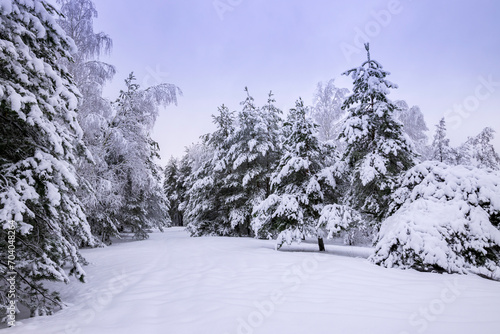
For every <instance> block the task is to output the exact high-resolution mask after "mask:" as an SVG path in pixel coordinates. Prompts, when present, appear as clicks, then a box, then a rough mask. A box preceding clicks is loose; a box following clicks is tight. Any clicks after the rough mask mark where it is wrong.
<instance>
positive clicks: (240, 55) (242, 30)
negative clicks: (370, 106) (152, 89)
mask: <svg viewBox="0 0 500 334" xmlns="http://www.w3.org/2000/svg"><path fill="white" fill-rule="evenodd" d="M94 2H95V5H96V7H97V10H98V11H99V18H98V19H97V20H96V21H95V27H96V31H103V32H105V33H107V34H108V35H110V37H111V38H112V39H113V42H114V48H113V52H112V54H111V56H109V57H104V58H102V60H104V61H107V62H109V63H111V64H113V65H115V66H116V67H117V70H118V74H117V75H116V77H115V80H114V81H113V83H111V84H110V85H108V87H107V88H106V91H105V94H106V96H107V97H110V98H112V99H114V98H115V97H116V96H117V93H118V91H119V89H120V88H122V87H123V84H122V83H123V80H124V79H125V77H126V76H127V74H128V73H130V72H131V71H134V72H135V74H136V76H137V78H138V81H139V83H140V84H142V85H145V86H148V85H154V84H157V83H160V82H168V83H173V84H176V85H177V86H179V87H180V88H181V89H182V91H183V92H184V96H183V97H181V98H180V99H179V104H178V106H170V107H168V108H167V109H166V110H164V111H162V114H161V116H160V118H159V119H158V123H157V125H156V127H155V130H154V135H153V137H154V138H155V139H156V140H157V141H158V142H159V143H160V147H161V153H162V157H163V162H162V163H163V164H165V163H166V162H167V159H168V157H170V156H171V155H174V156H181V155H182V154H183V152H184V147H185V146H188V145H190V144H191V143H193V142H196V141H198V139H199V136H200V135H202V134H204V133H207V132H210V131H212V130H213V129H214V127H213V124H212V122H211V121H212V119H211V114H214V113H216V112H217V107H218V106H220V105H221V104H222V103H224V104H226V105H227V106H228V107H229V108H230V109H233V110H239V102H240V101H242V100H243V99H244V98H245V94H244V91H243V89H244V87H245V86H248V87H249V90H250V93H251V94H252V95H253V96H254V98H255V99H256V100H257V103H263V102H264V101H265V100H266V98H267V93H268V92H269V90H272V91H273V92H274V93H275V97H276V99H277V105H278V106H279V107H281V108H282V109H284V110H288V109H289V108H290V107H292V106H293V105H294V102H295V100H296V99H297V98H298V97H302V98H303V99H304V100H305V102H306V103H307V104H310V103H312V96H313V92H314V90H315V87H316V84H317V82H319V81H327V80H329V79H331V78H335V79H336V83H337V86H341V87H346V88H349V89H351V88H352V82H351V81H350V80H349V78H346V77H342V76H341V73H342V72H344V71H345V70H347V69H349V68H351V67H354V66H358V65H360V64H361V62H363V61H364V60H365V59H366V53H365V52H364V50H362V49H361V47H362V43H363V42H365V41H369V42H370V45H371V54H372V58H373V59H376V60H378V61H379V62H380V63H382V65H383V66H384V68H385V69H386V70H388V71H390V72H391V76H390V77H389V80H391V81H393V82H395V83H397V84H398V85H399V89H397V90H394V91H393V92H392V93H391V95H390V98H391V99H393V100H395V99H404V100H406V101H407V102H408V104H409V105H410V106H412V105H418V106H420V108H421V109H422V111H423V113H424V114H425V116H426V121H427V124H428V126H429V128H430V129H431V131H432V133H430V135H432V134H433V130H434V125H435V124H436V123H437V122H438V121H439V119H440V118H441V117H445V116H446V119H447V121H448V135H449V137H450V138H451V140H452V144H459V143H460V142H462V141H464V140H465V139H466V137H467V136H473V135H476V134H477V133H478V132H479V131H481V129H483V128H484V127H486V126H492V127H493V128H494V129H496V130H497V131H498V132H499V133H497V138H496V139H495V144H496V147H497V150H499V148H500V115H499V111H500V110H499V109H500V108H499V107H500V58H499V55H500V38H499V36H498V34H499V32H500V1H496V0H476V1H451V0H446V1H445V0H413V1H412V0H400V1H398V0H391V1H387V0H382V1H367V0H363V1H362V0H350V1H347V0H345V1H339V0H330V1H314V0H309V1H304V0H300V1H299V0H217V1H214V0H142V1H137V0H95V1H94ZM499 151H500V150H499Z"/></svg>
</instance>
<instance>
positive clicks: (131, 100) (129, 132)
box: [105, 74, 181, 238]
mask: <svg viewBox="0 0 500 334" xmlns="http://www.w3.org/2000/svg"><path fill="white" fill-rule="evenodd" d="M125 84H126V90H123V91H121V92H120V97H119V98H118V99H117V101H116V103H115V116H114V118H113V121H112V122H111V124H110V132H109V134H108V135H107V138H106V144H105V146H106V147H107V148H108V149H107V151H106V153H107V155H106V162H107V164H108V166H110V168H111V169H112V170H113V171H114V173H115V175H116V180H117V181H118V184H120V185H121V187H122V188H121V190H120V193H119V195H120V196H121V198H122V199H121V201H120V202H121V207H120V209H119V211H118V212H117V213H116V219H117V221H118V222H120V228H121V229H123V230H126V231H130V232H133V233H135V237H136V238H146V237H147V236H148V234H147V231H148V230H149V229H151V228H160V229H161V228H162V227H164V226H165V225H166V224H167V223H168V222H169V221H170V218H169V217H168V212H167V211H168V210H167V208H168V205H167V203H168V201H167V199H166V196H165V193H164V192H163V189H162V186H161V173H162V172H161V168H160V167H159V165H158V163H157V161H158V159H159V154H158V152H159V147H158V144H157V143H156V142H154V141H153V140H152V139H151V136H150V132H151V130H152V128H153V126H154V124H155V121H156V118H157V116H158V113H159V108H160V107H162V106H163V107H165V106H167V105H169V104H172V103H174V104H177V95H178V94H181V92H180V90H179V88H178V87H176V86H174V85H172V84H160V85H158V86H152V87H149V88H147V89H144V90H143V89H141V88H140V86H139V85H138V84H136V83H135V77H134V76H133V74H130V76H129V77H128V78H127V79H126V80H125Z"/></svg>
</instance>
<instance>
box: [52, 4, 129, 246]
mask: <svg viewBox="0 0 500 334" xmlns="http://www.w3.org/2000/svg"><path fill="white" fill-rule="evenodd" d="M57 2H58V3H59V4H60V5H61V9H60V10H61V13H62V14H63V15H64V16H62V17H61V18H60V19H59V20H58V23H59V24H60V25H61V27H62V28H63V29H64V30H65V31H66V33H67V35H68V36H69V37H71V38H72V39H73V40H74V41H75V44H76V46H77V50H76V51H75V52H73V54H72V55H73V61H71V62H68V61H65V60H64V59H63V60H61V62H62V63H64V64H66V65H67V67H68V70H69V72H70V73H71V74H72V75H73V78H74V79H75V82H76V85H77V87H78V89H79V90H80V92H81V94H82V98H81V99H80V103H79V106H78V121H79V123H80V125H81V127H82V129H83V141H84V143H85V145H86V146H87V148H88V150H89V151H90V153H91V156H92V159H91V160H89V159H80V161H79V162H78V164H77V172H78V175H79V177H80V183H81V187H80V188H79V193H78V195H79V198H80V199H81V200H82V203H83V205H84V209H85V213H86V214H87V217H88V221H89V224H90V226H91V229H92V233H93V234H94V235H96V236H99V237H100V239H101V240H102V241H104V242H106V241H107V240H109V237H110V236H113V235H114V236H116V235H117V234H118V229H117V227H118V226H119V223H118V222H117V221H116V215H115V213H116V212H117V211H118V208H119V204H120V198H119V196H117V193H118V189H119V187H120V185H119V183H118V182H117V180H114V177H115V173H114V171H112V170H111V169H110V168H109V166H108V165H107V162H106V161H105V157H106V151H107V150H109V148H107V147H105V146H104V144H105V142H106V140H105V139H106V136H107V133H108V131H109V125H110V122H111V118H112V106H111V102H110V101H108V100H107V99H104V98H103V97H102V90H103V86H104V84H105V83H106V82H107V81H108V80H111V79H112V77H113V76H114V74H115V68H114V67H113V66H112V65H109V64H107V63H104V62H102V61H99V57H100V56H101V55H102V54H106V53H109V52H110V51H111V47H112V40H111V38H110V37H109V36H108V35H106V34H104V33H102V32H100V33H96V32H94V28H93V19H94V18H95V17H97V14H98V13H97V10H96V8H95V6H94V3H93V2H92V1H90V0H58V1H57Z"/></svg>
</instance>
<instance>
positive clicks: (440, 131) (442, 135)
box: [431, 117, 453, 164]
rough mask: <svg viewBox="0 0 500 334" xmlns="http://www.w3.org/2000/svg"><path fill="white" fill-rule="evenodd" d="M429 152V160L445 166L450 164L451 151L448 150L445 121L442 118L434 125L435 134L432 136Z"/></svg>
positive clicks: (448, 143) (448, 141)
mask: <svg viewBox="0 0 500 334" xmlns="http://www.w3.org/2000/svg"><path fill="white" fill-rule="evenodd" d="M431 150H432V153H431V160H435V161H439V162H444V163H447V164H451V163H452V161H453V159H452V150H451V148H450V140H449V139H448V138H446V121H445V119H444V117H443V118H441V120H439V123H438V124H437V125H436V133H435V134H434V140H433V141H432V146H431Z"/></svg>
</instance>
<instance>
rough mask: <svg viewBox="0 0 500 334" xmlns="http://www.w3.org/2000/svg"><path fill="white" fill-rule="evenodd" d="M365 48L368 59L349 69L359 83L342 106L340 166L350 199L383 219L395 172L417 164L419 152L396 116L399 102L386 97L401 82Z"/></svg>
mask: <svg viewBox="0 0 500 334" xmlns="http://www.w3.org/2000/svg"><path fill="white" fill-rule="evenodd" d="M365 47H366V50H367V52H368V60H367V61H365V62H364V63H363V64H362V65H361V66H360V67H357V68H353V69H350V70H348V71H347V72H345V73H344V75H347V76H351V77H352V79H353V82H354V88H353V93H352V94H351V95H350V96H348V97H347V99H346V100H345V102H344V105H343V106H342V108H343V109H347V110H348V111H349V114H348V116H347V119H346V120H345V123H344V126H343V129H342V132H341V134H340V138H341V139H343V140H345V142H346V144H347V147H346V151H345V154H344V157H343V166H342V167H341V169H342V170H343V171H344V172H346V173H347V174H348V175H349V179H350V189H349V191H348V193H347V194H346V200H347V202H348V203H349V204H350V205H351V206H352V207H353V208H355V209H358V210H360V211H361V212H362V213H364V214H368V215H370V216H372V217H373V218H374V219H375V220H376V221H380V219H381V217H383V215H384V212H385V209H384V208H385V206H386V204H387V200H388V196H389V195H390V194H391V191H392V190H393V187H394V179H395V177H396V176H398V174H399V173H401V172H403V171H405V170H407V169H409V168H410V167H411V166H412V165H413V163H414V158H415V154H414V153H413V146H412V145H411V143H410V141H409V139H408V137H407V136H406V135H405V134H404V133H403V130H402V125H401V123H399V122H398V121H396V120H395V118H394V112H395V110H396V108H397V106H396V105H395V104H394V103H393V102H392V101H390V100H389V99H388V98H387V95H388V94H389V89H391V88H397V85H395V84H393V83H392V82H390V81H388V80H387V79H386V77H387V76H388V75H389V72H387V71H385V70H384V69H383V67H382V65H381V64H380V63H379V62H377V61H375V60H373V59H371V58H370V50H369V46H368V44H366V45H365Z"/></svg>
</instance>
